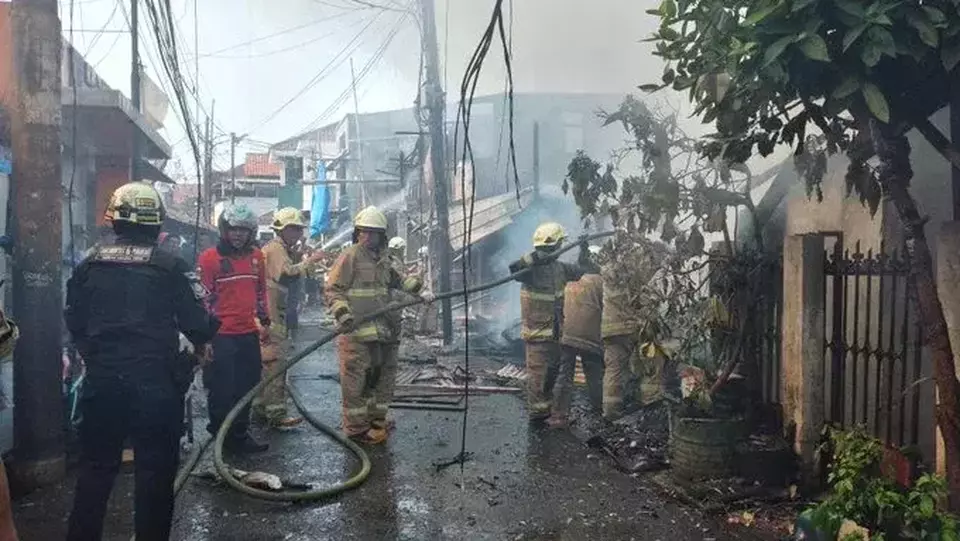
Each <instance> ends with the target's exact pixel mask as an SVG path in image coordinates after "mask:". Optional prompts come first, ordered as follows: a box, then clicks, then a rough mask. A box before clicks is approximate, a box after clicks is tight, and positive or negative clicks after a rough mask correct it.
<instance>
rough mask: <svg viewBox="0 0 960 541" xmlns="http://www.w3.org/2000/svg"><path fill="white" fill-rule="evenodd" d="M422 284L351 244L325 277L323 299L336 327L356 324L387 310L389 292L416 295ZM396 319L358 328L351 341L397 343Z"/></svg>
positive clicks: (386, 318)
mask: <svg viewBox="0 0 960 541" xmlns="http://www.w3.org/2000/svg"><path fill="white" fill-rule="evenodd" d="M422 287H423V282H422V281H421V280H420V279H419V278H417V277H415V276H404V275H403V274H401V273H400V272H399V271H398V270H397V269H396V268H395V267H394V266H393V264H392V261H391V259H390V258H389V257H386V256H383V257H381V256H380V255H379V254H377V253H374V252H371V251H370V250H367V249H366V248H364V247H363V246H361V245H359V244H354V245H352V246H350V247H349V248H347V249H346V250H344V251H343V253H341V254H340V257H339V258H337V261H336V263H334V264H333V268H331V269H330V272H329V273H328V274H327V284H326V290H325V291H324V297H325V300H326V303H327V307H328V308H329V309H330V311H331V312H332V314H333V317H334V319H336V320H337V323H342V322H343V321H344V320H346V319H348V318H351V317H352V318H353V319H354V320H355V321H357V320H360V319H361V318H363V317H365V316H367V315H369V314H371V313H373V312H376V311H377V310H381V309H383V308H386V307H387V305H388V304H390V300H391V296H390V290H391V289H400V290H403V291H406V292H407V293H412V294H417V293H419V292H420V289H421V288H422ZM398 323H399V318H397V317H396V316H394V315H392V314H388V315H386V316H381V317H378V318H377V319H375V320H374V321H369V322H367V323H363V324H361V325H359V326H358V327H357V328H356V329H354V330H353V332H351V333H350V337H351V338H353V339H354V340H356V341H358V342H388V343H390V342H396V341H397V340H399V337H400V326H399V324H398Z"/></svg>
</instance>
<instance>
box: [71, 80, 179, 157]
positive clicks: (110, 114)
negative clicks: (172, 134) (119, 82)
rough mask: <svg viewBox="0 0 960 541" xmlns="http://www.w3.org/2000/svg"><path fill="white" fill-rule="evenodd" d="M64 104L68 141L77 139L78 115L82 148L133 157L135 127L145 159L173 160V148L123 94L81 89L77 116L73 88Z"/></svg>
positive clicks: (112, 91) (98, 152) (91, 151)
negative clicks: (74, 128)
mask: <svg viewBox="0 0 960 541" xmlns="http://www.w3.org/2000/svg"><path fill="white" fill-rule="evenodd" d="M61 103H62V105H63V109H64V113H63V122H62V124H61V126H62V128H61V134H62V137H63V140H64V141H69V140H70V139H71V138H72V136H73V121H74V116H76V119H77V122H78V124H77V138H78V139H79V140H78V142H77V143H78V146H79V147H81V148H85V149H88V150H89V151H90V153H91V154H95V155H113V156H130V154H131V151H132V148H131V140H132V137H131V128H132V127H134V126H135V127H136V129H137V130H138V131H139V132H140V133H141V141H142V142H143V147H142V148H141V152H142V154H141V155H142V156H143V158H144V159H148V160H168V159H170V157H171V148H170V145H169V144H168V143H167V142H166V141H165V140H164V139H163V137H162V136H161V135H160V134H159V133H158V132H157V130H155V129H154V128H153V127H151V126H150V124H149V123H148V122H147V119H146V117H145V116H144V115H142V114H141V113H139V112H137V110H136V109H134V107H133V104H132V103H130V100H128V99H127V98H126V96H124V95H123V94H121V93H120V92H119V91H117V90H113V89H107V88H78V89H77V95H76V104H77V114H76V115H74V114H73V111H72V109H73V105H74V94H73V89H72V88H64V89H63V92H62V95H61Z"/></svg>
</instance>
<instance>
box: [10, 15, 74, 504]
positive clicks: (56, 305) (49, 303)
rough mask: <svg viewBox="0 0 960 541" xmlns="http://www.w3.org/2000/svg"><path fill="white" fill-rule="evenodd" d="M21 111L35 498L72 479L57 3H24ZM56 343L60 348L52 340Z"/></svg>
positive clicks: (19, 376)
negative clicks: (66, 408)
mask: <svg viewBox="0 0 960 541" xmlns="http://www.w3.org/2000/svg"><path fill="white" fill-rule="evenodd" d="M12 19H13V57H14V62H13V66H14V68H13V69H14V75H13V78H14V81H15V93H16V99H15V103H16V108H15V110H14V112H13V115H12V116H13V118H12V122H11V124H12V126H11V127H12V139H13V155H14V156H15V157H16V159H15V161H14V165H13V178H12V179H11V180H12V181H11V182H10V198H11V205H10V208H11V209H12V211H13V214H12V219H11V225H12V230H13V238H14V239H16V248H15V249H14V264H13V315H14V317H15V318H16V320H17V324H18V325H19V326H20V341H19V342H18V343H17V348H16V351H15V353H14V356H15V358H16V362H15V363H14V364H13V385H14V389H15V392H14V422H13V426H14V459H15V460H14V461H13V463H12V464H11V466H12V474H13V477H14V479H15V482H16V483H17V484H20V485H21V486H23V487H24V488H26V489H30V488H35V487H38V486H41V485H45V484H48V483H52V482H55V481H57V480H59V479H60V478H62V477H63V475H64V472H65V466H66V461H65V433H64V429H65V426H64V413H63V407H62V405H63V399H62V396H61V394H60V393H61V391H60V386H61V384H62V381H61V373H62V370H63V366H62V359H63V349H62V343H61V340H60V338H61V337H62V336H63V334H62V325H61V321H62V309H63V290H62V288H63V282H62V281H61V265H62V261H63V253H62V242H63V229H62V226H63V223H62V222H63V186H62V185H61V183H62V179H61V171H60V167H61V165H60V157H61V156H60V122H61V102H60V99H61V97H60V94H61V88H60V58H61V56H60V55H61V50H62V47H63V42H62V39H61V37H60V19H59V18H58V17H57V0H14V2H13V6H12ZM51 338H52V339H51Z"/></svg>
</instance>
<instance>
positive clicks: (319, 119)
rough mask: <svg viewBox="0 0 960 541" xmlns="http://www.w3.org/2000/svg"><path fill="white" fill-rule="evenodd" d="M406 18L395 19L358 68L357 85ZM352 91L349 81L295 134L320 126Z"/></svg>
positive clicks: (404, 16)
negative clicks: (331, 100)
mask: <svg viewBox="0 0 960 541" xmlns="http://www.w3.org/2000/svg"><path fill="white" fill-rule="evenodd" d="M408 16H409V15H407V14H402V15H401V16H400V17H399V18H398V19H397V22H396V23H395V24H394V26H393V28H392V29H391V30H390V32H389V33H388V34H387V36H386V38H384V40H383V42H382V43H381V44H380V46H379V47H378V48H377V49H376V51H375V52H374V53H373V55H372V56H371V57H370V59H369V60H368V61H367V63H366V64H364V66H363V67H362V68H360V72H359V73H358V74H357V76H356V82H357V83H359V82H360V81H362V80H363V79H364V78H365V77H366V76H367V75H368V74H369V73H370V72H371V70H372V69H373V68H374V67H375V66H376V65H377V63H379V61H380V60H381V59H382V58H383V55H384V53H385V52H386V50H387V48H388V47H389V46H390V43H391V42H392V41H393V39H394V38H395V37H396V35H397V34H398V33H399V32H400V30H401V29H402V28H403V21H404V20H406V19H407V17H408ZM352 91H353V82H352V81H351V84H350V85H348V86H347V88H346V89H344V91H343V92H341V93H340V95H339V96H337V98H336V99H334V101H333V102H332V103H331V104H330V105H329V106H327V108H326V109H324V110H323V112H321V113H320V114H319V115H318V116H317V117H316V118H314V119H313V120H312V121H311V122H310V123H309V124H307V125H306V126H305V127H304V128H303V129H301V130H299V131H298V132H297V133H305V132H307V131H310V130H311V129H314V128H316V127H318V126H319V125H320V124H322V123H323V121H324V120H325V119H326V118H328V117H329V116H330V115H332V114H334V113H336V112H337V111H338V110H339V109H340V107H342V106H343V104H344V103H345V102H346V101H347V100H348V99H349V98H350V95H351V92H352Z"/></svg>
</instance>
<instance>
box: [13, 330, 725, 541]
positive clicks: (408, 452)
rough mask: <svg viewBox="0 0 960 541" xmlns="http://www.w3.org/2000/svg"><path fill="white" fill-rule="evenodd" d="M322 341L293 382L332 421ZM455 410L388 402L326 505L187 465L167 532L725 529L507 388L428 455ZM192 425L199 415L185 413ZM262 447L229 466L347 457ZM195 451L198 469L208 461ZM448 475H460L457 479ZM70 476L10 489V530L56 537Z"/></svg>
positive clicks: (651, 532) (291, 444) (121, 535)
mask: <svg viewBox="0 0 960 541" xmlns="http://www.w3.org/2000/svg"><path fill="white" fill-rule="evenodd" d="M335 373H336V364H335V357H334V352H333V349H332V347H331V348H324V349H321V350H320V351H319V352H317V353H316V354H314V355H313V356H311V357H310V358H308V359H307V360H305V361H304V362H302V363H300V365H299V366H298V367H296V369H295V373H294V374H292V379H293V384H294V385H296V386H297V387H298V388H299V389H300V390H301V392H302V393H303V394H304V395H305V397H306V399H307V401H308V403H309V404H310V407H311V409H312V410H313V411H315V412H318V413H319V415H320V417H321V418H322V419H324V420H325V421H327V422H329V423H331V424H336V423H337V422H338V409H339V388H338V386H337V384H336V383H335V382H334V381H331V380H328V379H322V378H318V377H317V376H331V375H334V374H335ZM461 416H462V414H460V413H447V412H421V411H398V412H396V417H395V418H396V421H397V429H396V431H395V432H394V433H393V436H392V438H391V440H390V442H389V443H388V445H387V446H386V447H382V448H379V449H377V450H376V451H375V452H373V453H372V454H371V459H372V461H373V471H372V473H371V475H370V479H369V480H368V481H367V483H366V484H364V485H363V486H362V487H361V488H359V489H358V490H357V491H354V492H352V493H349V494H347V495H345V496H343V497H342V499H340V500H339V501H337V502H334V503H331V504H327V505H290V504H276V503H267V502H260V501H255V500H252V499H249V498H246V497H243V496H240V495H238V494H237V493H235V492H232V491H231V490H230V489H228V488H226V487H224V486H218V485H216V484H214V483H213V482H210V481H205V480H202V479H193V480H191V481H190V482H189V484H188V486H187V488H186V489H185V490H184V492H183V494H182V496H181V498H180V500H179V501H178V505H177V515H176V523H175V527H174V530H175V531H174V539H182V540H190V541H201V540H235V541H242V540H328V539H329V540H353V539H356V540H392V539H397V540H432V539H450V540H461V539H465V540H486V539H491V540H493V539H496V540H500V539H530V540H533V539H537V540H567V539H569V540H582V539H591V540H621V539H622V540H629V539H636V540H651V541H653V540H668V539H670V540H680V539H682V540H698V539H734V538H735V537H732V536H730V535H729V534H725V533H723V532H718V531H717V528H716V525H715V524H714V523H713V522H712V521H710V520H708V519H705V518H704V517H702V516H699V515H698V514H697V513H695V512H693V511H691V510H688V509H684V508H681V507H677V506H675V505H673V504H671V503H668V502H665V501H664V500H663V499H662V498H660V497H659V496H658V494H657V493H656V492H655V490H654V489H653V488H651V487H650V486H649V485H648V484H647V483H645V482H644V481H643V480H642V479H635V478H631V477H629V476H625V475H623V474H620V473H618V472H616V471H614V470H613V469H612V468H611V467H610V466H609V465H607V464H605V463H604V462H602V461H601V459H599V458H598V457H596V456H594V455H592V454H591V452H590V450H589V449H587V448H585V447H584V446H583V445H582V444H580V442H579V441H578V440H577V439H576V438H575V437H574V436H572V435H571V434H569V433H566V432H543V431H538V430H533V429H529V428H528V426H527V423H526V421H525V418H524V413H523V406H522V404H521V401H520V400H519V399H518V398H516V397H513V396H503V395H500V396H488V397H478V398H475V399H474V400H473V401H472V402H471V407H470V416H469V422H468V425H467V426H468V430H467V438H468V439H467V447H468V450H470V451H472V452H473V453H474V455H473V459H472V460H471V461H468V462H467V463H466V465H465V467H464V470H463V475H462V477H461V473H460V469H459V467H458V466H453V467H450V468H448V469H446V470H444V471H442V472H437V471H436V468H435V467H434V466H433V464H434V463H435V462H437V461H442V460H447V459H450V458H452V457H453V456H455V455H456V454H457V452H458V451H459V445H460V433H461V426H462V425H461V421H462V417H461ZM200 426H203V425H202V423H200V424H198V427H200ZM269 438H270V442H271V444H272V447H271V450H270V451H269V452H267V453H265V454H263V455H262V456H259V457H257V458H256V460H251V461H248V462H241V463H238V464H237V466H238V467H240V468H243V469H257V470H265V471H270V472H272V473H276V474H278V475H280V476H281V477H284V478H289V479H293V480H297V481H304V482H315V483H325V484H331V483H334V482H336V481H337V480H339V479H342V478H344V477H345V476H347V475H348V474H349V472H351V471H353V469H354V468H356V466H357V465H356V463H355V461H354V460H353V459H352V458H351V457H349V456H348V454H347V453H346V452H345V451H343V450H341V449H340V448H339V447H337V446H336V445H335V444H333V443H331V442H330V440H328V439H326V438H325V437H323V436H322V435H321V434H319V433H317V432H316V431H314V430H313V429H312V428H310V427H303V428H298V429H296V430H294V431H291V432H287V433H282V434H273V435H270V436H269ZM210 468H211V465H210V463H209V461H205V462H203V463H202V464H201V467H200V469H201V470H203V469H210ZM121 477H122V479H121V480H120V482H119V483H118V487H117V489H116V490H115V492H114V498H113V501H112V504H111V512H110V519H109V523H108V532H107V535H106V536H105V539H110V540H114V539H116V540H124V541H125V540H127V539H129V535H130V532H131V527H132V517H131V516H130V501H131V495H132V492H131V490H132V476H131V475H125V476H121ZM461 482H462V483H461ZM70 488H71V483H70V482H69V481H67V482H65V483H64V484H63V485H62V486H61V487H57V488H56V489H54V490H50V491H44V492H43V493H38V494H34V495H31V496H29V497H27V498H25V499H23V500H20V501H18V502H16V504H15V508H16V518H17V520H18V525H19V526H20V528H21V530H22V534H23V539H24V540H27V541H29V540H32V539H37V540H41V539H42V540H51V539H62V536H63V530H64V520H65V519H63V518H62V517H64V516H65V513H66V510H67V508H68V506H69V498H70Z"/></svg>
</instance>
